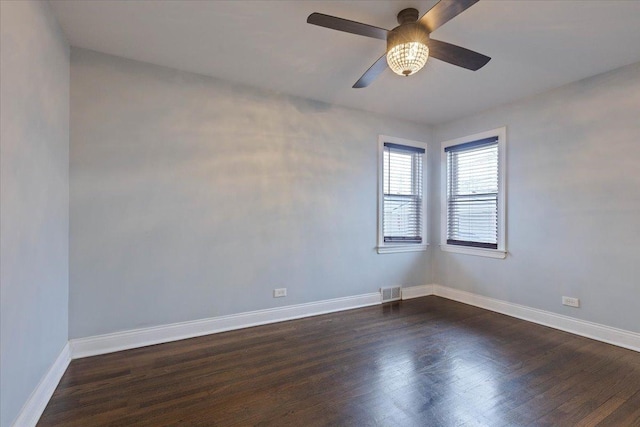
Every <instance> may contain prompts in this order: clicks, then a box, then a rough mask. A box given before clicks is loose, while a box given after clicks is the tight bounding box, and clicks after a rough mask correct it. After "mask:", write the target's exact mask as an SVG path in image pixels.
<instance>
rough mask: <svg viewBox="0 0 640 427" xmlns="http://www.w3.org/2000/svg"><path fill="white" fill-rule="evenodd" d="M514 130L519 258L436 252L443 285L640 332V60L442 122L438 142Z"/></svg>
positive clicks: (513, 250)
mask: <svg viewBox="0 0 640 427" xmlns="http://www.w3.org/2000/svg"><path fill="white" fill-rule="evenodd" d="M504 125H506V126H507V157H508V160H507V184H508V193H507V217H508V220H507V250H508V252H509V255H508V256H507V258H506V259H505V260H496V259H488V258H481V257H475V256H469V255H460V254H451V253H444V252H441V251H440V250H435V249H434V260H433V262H434V267H436V268H435V272H434V274H435V277H434V279H435V282H436V283H439V284H442V285H446V286H451V287H454V288H458V289H462V290H465V291H470V292H474V293H477V294H480V295H485V296H489V297H494V298H498V299H501V300H506V301H511V302H514V303H518V304H523V305H527V306H530V307H535V308H539V309H544V310H549V311H552V312H556V313H560V314H564V315H569V316H573V317H576V318H580V319H585V320H589V321H593V322H597V323H602V324H605V325H609V326H614V327H618V328H623V329H627V330H631V331H635V332H640V310H638V306H639V304H640V250H639V249H638V244H639V239H638V238H639V237H640V173H638V167H639V165H640V139H639V138H640V64H634V65H630V66H626V67H624V68H621V69H618V70H616V71H613V72H610V73H607V74H602V75H599V76H596V77H592V78H589V79H586V80H583V81H580V82H577V83H573V84H570V85H567V86H564V87H562V88H559V89H556V90H553V91H550V92H547V93H545V94H542V95H540V96H537V97H534V98H530V99H527V100H523V101H520V102H516V103H514V104H512V105H507V106H505V107H501V108H497V109H494V110H491V111H488V112H486V113H483V114H479V115H475V116H472V117H468V118H465V119H461V120H457V121H455V122H453V123H448V124H445V125H441V126H438V127H437V128H435V130H434V132H435V134H434V137H435V138H434V140H435V142H436V143H439V142H440V141H446V140H450V139H453V138H457V137H461V136H465V135H470V134H473V133H477V132H481V131H485V130H489V129H493V128H496V127H500V126H504ZM433 157H434V158H435V156H433ZM434 166H435V167H437V168H439V163H437V162H436V163H435V164H434ZM432 184H433V185H432V187H433V190H434V192H436V193H437V192H438V190H439V174H438V175H437V178H436V179H435V180H433V181H432ZM433 200H434V201H438V203H434V204H433V205H432V214H433V217H432V218H433V219H434V222H433V223H432V225H433V226H434V227H433V229H432V230H433V231H434V232H435V233H434V239H433V240H434V241H435V240H439V234H438V232H437V231H436V230H435V228H437V227H436V226H435V225H436V224H439V208H440V207H439V195H438V196H437V197H434V198H433ZM562 295H567V296H574V297H579V298H580V299H581V302H582V307H581V308H579V309H575V308H570V307H564V306H562V305H561V303H560V299H561V296H562Z"/></svg>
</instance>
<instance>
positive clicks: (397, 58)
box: [387, 42, 429, 76]
mask: <svg viewBox="0 0 640 427" xmlns="http://www.w3.org/2000/svg"><path fill="white" fill-rule="evenodd" d="M428 58H429V48H428V47H427V45H426V44H424V43H420V42H408V43H399V44H397V45H395V46H394V47H392V48H391V49H389V51H388V52H387V64H389V68H391V69H392V70H393V72H394V73H396V74H398V75H401V76H410V75H412V74H414V73H415V72H416V71H418V70H420V69H421V68H422V67H424V64H426V63H427V59H428Z"/></svg>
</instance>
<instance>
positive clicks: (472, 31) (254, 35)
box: [50, 0, 640, 124]
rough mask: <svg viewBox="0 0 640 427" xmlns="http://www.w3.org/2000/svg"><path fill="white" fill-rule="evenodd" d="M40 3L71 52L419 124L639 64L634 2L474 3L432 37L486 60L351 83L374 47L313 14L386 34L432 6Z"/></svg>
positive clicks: (378, 45)
mask: <svg viewBox="0 0 640 427" xmlns="http://www.w3.org/2000/svg"><path fill="white" fill-rule="evenodd" d="M50 3H51V5H52V7H53V9H54V12H55V13H56V15H57V17H58V19H59V21H60V24H61V26H62V28H63V30H64V31H65V33H66V35H67V37H68V39H69V42H70V43H71V45H72V46H78V47H82V48H87V49H93V50H97V51H100V52H105V53H109V54H113V55H118V56H122V57H125V58H131V59H136V60H140V61H144V62H150V63H153V64H158V65H164V66H168V67H172V68H177V69H181V70H186V71H191V72H195V73H200V74H206V75H211V76H215V77H220V78H223V79H226V80H230V81H235V82H240V83H245V84H248V85H251V86H255V87H259V88H265V89H269V90H273V91H277V92H283V93H287V94H292V95H298V96H302V97H306V98H311V99H315V100H320V101H325V102H329V103H334V104H339V105H344V106H348V107H354V108H358V109H363V110H368V111H372V112H376V113H381V114H385V115H389V116H394V117H400V118H404V119H408V120H412V121H416V122H421V123H426V124H436V123H441V122H445V121H449V120H453V119H456V118H460V117H464V116H467V115H470V114H473V113H476V112H478V111H481V110H484V109H487V108H490V107H493V106H496V105H500V104H505V103H508V102H511V101H513V100H516V99H519V98H522V97H525V96H528V95H532V94H535V93H539V92H542V91H545V90H548V89H550V88H553V87H557V86H560V85H563V84H566V83H569V82H573V81H576V80H579V79H582V78H585V77H588V76H592V75H595V74H599V73H602V72H605V71H608V70H612V69H615V68H618V67H621V66H623V65H626V64H631V63H634V62H638V61H640V1H637V0H636V1H634V0H629V1H618V0H602V1H600V0H588V1H584V0H583V1H539V0H534V1H522V0H519V1H516V0H511V1H507V0H502V1H493V0H482V1H480V2H479V3H477V4H476V5H474V6H472V7H471V8H470V9H468V10H467V11H465V12H464V13H462V14H461V15H459V16H457V17H456V18H454V19H453V20H451V21H449V22H448V23H447V24H445V25H444V26H442V27H441V28H439V29H438V30H436V31H435V32H434V33H433V34H432V36H433V38H436V39H440V40H443V41H447V42H450V43H454V44H457V45H460V46H463V47H466V48H468V49H472V50H475V51H477V52H480V53H483V54H485V55H488V56H490V57H492V60H491V61H490V62H489V64H487V65H486V66H485V67H484V68H482V69H481V70H479V71H476V72H472V71H468V70H464V69H462V68H458V67H454V66H452V65H449V64H446V63H443V62H440V61H438V60H436V59H433V58H431V59H429V61H428V62H427V65H426V67H425V68H424V69H423V70H422V71H421V72H419V73H418V74H416V75H414V76H411V77H406V78H405V77H399V76H396V75H395V74H393V72H391V71H390V70H387V71H386V72H385V73H384V74H383V75H382V76H380V77H379V78H378V79H377V80H376V81H375V82H374V83H373V84H372V85H371V86H369V87H368V88H364V89H352V88H351V86H352V85H353V83H355V81H356V80H357V79H358V78H359V77H360V76H361V75H362V73H364V71H365V70H367V68H368V67H369V66H370V65H371V64H372V63H373V62H374V61H375V60H376V59H377V58H378V57H380V55H382V54H383V53H384V51H385V43H384V42H383V41H381V40H375V39H369V38H365V37H361V36H356V35H353V34H348V33H343V32H339V31H333V30H329V29H326V28H321V27H317V26H313V25H309V24H307V23H306V18H307V16H308V15H309V14H310V13H311V12H322V13H325V14H329V15H335V16H339V17H343V18H347V19H351V20H355V21H360V22H365V23H368V24H371V25H376V26H379V27H384V28H388V29H391V28H393V27H394V26H396V25H397V23H396V14H397V12H399V11H400V10H401V9H403V8H406V7H415V8H416V9H418V10H419V11H420V14H421V15H422V14H423V13H424V12H426V11H427V10H428V9H429V7H430V6H432V5H433V4H435V1H434V0H427V1H419V0H395V1H391V0H386V1H264V0H260V1H239V0H236V1H169V0H159V1H141V0H137V1H135V0H129V1H96V0H94V1H76V0H52V1H51V2H50Z"/></svg>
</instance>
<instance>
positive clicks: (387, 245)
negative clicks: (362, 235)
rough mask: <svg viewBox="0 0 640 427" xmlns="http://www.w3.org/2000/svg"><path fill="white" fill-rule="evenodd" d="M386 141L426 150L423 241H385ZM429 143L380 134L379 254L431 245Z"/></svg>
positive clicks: (423, 179) (413, 249)
mask: <svg viewBox="0 0 640 427" xmlns="http://www.w3.org/2000/svg"><path fill="white" fill-rule="evenodd" d="M385 142H387V143H391V144H398V145H405V146H407V147H415V148H421V149H423V150H424V154H423V157H422V212H421V213H422V215H421V219H422V224H421V230H422V236H421V237H422V243H415V242H414V243H409V242H385V241H384V231H383V224H384V175H383V174H384V144H385ZM427 155H428V150H427V143H425V142H420V141H412V140H410V139H404V138H398V137H393V136H387V135H378V245H377V247H376V250H377V252H378V253H379V254H384V253H397V252H417V251H426V250H427V247H428V246H429V243H428V229H427V214H428V211H427V206H428V203H427V199H428V194H429V192H428V187H427V182H428V181H427V175H428V174H427V163H428V162H427V159H428V157H427Z"/></svg>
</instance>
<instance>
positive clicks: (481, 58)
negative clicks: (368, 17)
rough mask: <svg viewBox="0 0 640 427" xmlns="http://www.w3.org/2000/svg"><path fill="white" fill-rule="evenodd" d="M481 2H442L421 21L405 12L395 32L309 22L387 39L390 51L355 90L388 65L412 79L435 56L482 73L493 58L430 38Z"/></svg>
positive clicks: (327, 19) (321, 17) (324, 18)
mask: <svg viewBox="0 0 640 427" xmlns="http://www.w3.org/2000/svg"><path fill="white" fill-rule="evenodd" d="M478 1H479V0H440V1H439V2H438V3H437V4H436V5H435V6H433V7H432V8H431V9H430V10H429V11H428V12H427V13H425V14H424V15H422V17H421V18H420V19H418V11H417V10H416V9H413V8H409V9H403V10H401V11H400V13H398V24H400V25H398V26H397V27H396V28H394V29H393V30H385V29H384V28H380V27H375V26H373V25H368V24H363V23H361V22H356V21H350V20H348V19H344V18H338V17H336V16H331V15H325V14H323V13H317V12H314V13H312V14H311V15H309V17H308V18H307V22H308V23H309V24H313V25H319V26H321V27H326V28H331V29H333V30H338V31H344V32H347V33H352V34H358V35H361V36H365V37H372V38H375V39H381V40H386V42H387V52H386V53H385V54H384V55H382V56H381V57H380V58H379V59H378V60H377V61H376V62H374V64H373V65H372V66H371V67H370V68H369V69H368V70H367V71H365V73H364V74H363V75H362V77H360V79H359V80H358V81H357V82H356V83H355V84H354V85H353V87H354V88H362V87H367V86H369V85H370V84H371V82H373V80H374V79H375V78H376V77H378V76H379V75H380V74H381V73H382V72H383V71H384V70H385V69H386V68H387V66H389V68H391V69H392V70H393V71H394V72H395V73H396V74H399V75H404V76H410V75H412V74H415V73H416V72H417V71H419V70H420V69H421V68H422V67H423V66H424V64H425V63H426V62H427V58H428V57H429V56H433V57H434V58H436V59H439V60H441V61H444V62H448V63H449V64H453V65H457V66H458V67H462V68H466V69H468V70H473V71H476V70H479V69H480V68H482V67H483V66H484V65H486V63H487V62H489V60H490V59H491V58H489V57H488V56H485V55H482V54H480V53H477V52H474V51H472V50H469V49H465V48H463V47H460V46H456V45H453V44H450V43H446V42H442V41H439V40H435V39H432V38H431V37H429V35H430V33H432V32H433V31H435V30H436V29H437V28H439V27H440V26H441V25H443V24H445V23H446V22H448V21H449V20H451V19H453V18H455V17H456V16H458V15H459V14H461V13H462V12H464V11H465V10H466V9H468V8H469V7H471V6H473V5H474V4H475V3H477V2H478Z"/></svg>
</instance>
